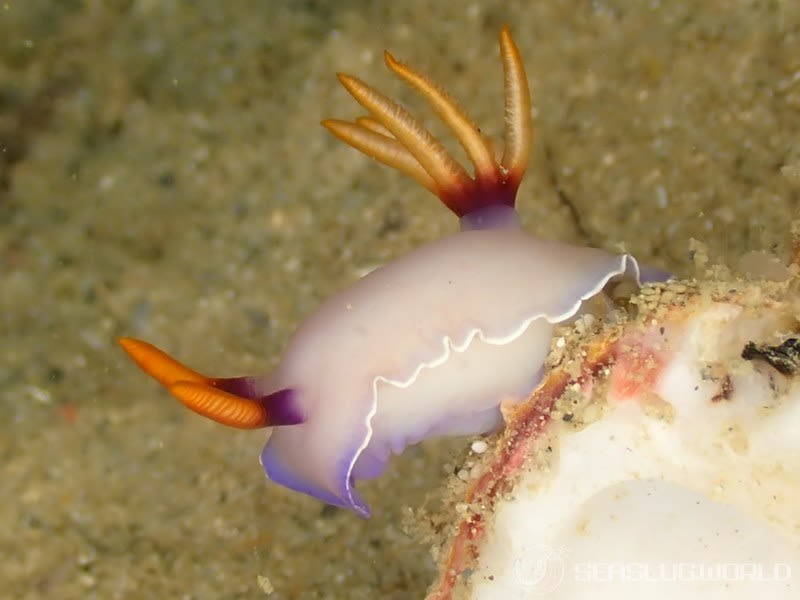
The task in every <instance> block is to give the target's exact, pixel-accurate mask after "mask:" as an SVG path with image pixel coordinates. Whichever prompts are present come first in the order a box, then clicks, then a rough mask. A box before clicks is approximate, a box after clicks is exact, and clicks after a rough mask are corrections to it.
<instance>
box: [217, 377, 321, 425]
mask: <svg viewBox="0 0 800 600" xmlns="http://www.w3.org/2000/svg"><path fill="white" fill-rule="evenodd" d="M214 387H217V388H219V389H221V390H224V391H226V392H228V393H231V394H233V395H234V396H239V397H240V398H248V399H250V400H254V401H256V402H258V403H259V404H261V405H262V406H263V407H264V409H265V410H266V411H267V414H268V415H269V418H270V422H269V426H270V427H274V426H281V425H299V424H300V423H304V422H305V420H306V415H305V413H304V412H303V410H302V408H301V407H300V403H299V402H298V394H297V391H296V390H294V389H292V388H283V389H280V390H277V391H275V392H271V393H269V394H265V393H264V388H265V386H264V381H263V379H262V378H260V377H231V378H227V379H214Z"/></svg>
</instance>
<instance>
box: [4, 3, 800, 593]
mask: <svg viewBox="0 0 800 600" xmlns="http://www.w3.org/2000/svg"><path fill="white" fill-rule="evenodd" d="M504 23H508V24H510V26H511V29H512V31H513V33H514V36H515V38H516V40H517V43H518V45H519V46H520V50H521V52H522V55H523V56H524V59H525V62H526V66H527V69H528V75H529V78H530V81H531V85H532V89H533V93H534V104H535V119H536V128H537V138H536V150H535V153H534V156H533V160H532V163H531V166H530V169H529V174H528V178H527V180H526V181H525V183H524V184H523V187H522V189H521V190H520V195H519V198H518V205H519V209H520V212H521V213H522V216H523V219H524V220H525V222H526V226H527V227H528V229H529V230H530V231H531V232H532V233H534V234H538V235H541V236H544V237H549V238H557V239H561V240H566V241H571V242H574V243H577V244H585V245H594V246H598V247H602V248H606V249H609V250H617V249H619V248H620V247H622V246H624V247H625V248H626V249H627V250H628V251H630V252H632V253H633V254H635V255H636V256H637V257H639V258H640V259H642V260H643V261H644V262H646V263H649V264H652V265H655V266H658V267H661V268H666V269H669V270H671V271H673V272H675V273H678V274H687V273H691V272H692V256H691V252H690V243H689V240H690V239H692V238H695V239H698V240H700V241H702V242H703V244H705V246H706V247H707V248H708V251H709V253H710V255H711V259H712V260H714V261H718V262H724V263H732V262H735V261H736V260H737V258H738V257H739V256H740V255H741V254H743V253H745V252H747V251H749V250H758V249H768V250H770V251H774V252H776V253H777V254H778V255H787V254H788V244H789V235H788V233H789V232H788V226H789V222H790V221H791V219H792V218H793V217H794V216H795V215H796V210H797V203H798V187H797V185H796V184H794V183H793V182H792V180H791V179H790V178H787V177H784V176H783V175H782V174H781V171H782V167H785V166H792V165H796V164H797V163H798V157H800V145H799V144H798V143H797V139H798V134H800V4H797V3H792V2H780V1H777V2H772V3H767V2H746V1H740V2H729V1H723V0H707V1H704V2H690V1H688V0H687V1H686V2H637V3H633V2H629V1H623V0H618V1H607V2H603V1H597V2H575V1H574V0H573V1H568V0H564V1H556V0H549V1H548V0H542V1H539V2H527V1H520V2H436V3H431V2H429V1H427V0H425V1H409V2H388V1H387V2H357V1H354V0H349V1H344V2H305V3H299V2H291V1H288V0H282V1H275V0H269V1H261V2H258V1H254V0H250V1H241V2H230V3H226V4H225V5H224V6H223V5H222V4H221V3H219V2H214V1H212V0H198V1H195V2H181V1H178V0H161V1H157V2H156V1H152V0H108V1H105V2H103V1H100V0H85V1H84V2H79V1H71V2H60V1H56V0H25V1H22V0H18V1H14V0H11V1H6V2H0V151H1V152H0V386H1V387H0V390H2V392H0V411H1V413H0V423H2V425H0V427H2V433H1V434H0V453H2V461H0V478H1V479H0V480H1V481H2V486H1V487H0V494H2V502H0V522H1V523H2V524H3V527H2V528H0V554H1V555H2V556H3V560H2V561H0V589H2V590H4V592H3V594H2V595H3V596H4V597H9V598H20V599H26V598H43V597H47V598H63V599H71V598H104V599H105V598H144V597H149V598H198V599H203V598H213V599H216V598H259V597H265V596H266V594H267V592H266V591H265V590H268V589H270V588H271V589H272V592H271V595H269V597H270V598H277V599H284V598H287V599H288V598H303V599H306V598H308V599H316V598H348V599H362V598H386V599H392V598H395V599H401V598H402V599H406V598H418V597H420V596H422V595H423V593H424V590H425V589H426V587H427V585H428V584H429V583H430V582H431V581H432V579H433V563H432V559H431V558H430V555H429V552H428V549H427V548H426V546H425V545H424V544H423V543H421V542H419V541H417V540H415V539H414V538H413V536H409V535H408V534H407V533H406V531H405V528H404V524H403V523H404V520H405V519H407V518H408V515H409V513H410V511H411V509H415V508H418V507H420V506H422V505H423V504H424V503H425V502H426V501H427V502H431V500H430V495H431V494H432V493H433V494H435V492H436V490H437V489H438V488H439V486H440V485H441V482H442V481H443V480H444V479H445V478H446V477H447V476H449V475H451V472H452V469H453V464H455V459H454V456H456V454H455V453H456V452H458V451H459V449H460V448H461V446H462V445H463V443H462V442H438V443H428V444H424V445H422V446H419V447H415V448H412V449H410V450H409V451H407V452H406V453H405V454H404V455H403V456H402V457H401V458H398V459H396V460H395V461H393V463H392V465H391V466H390V468H389V470H388V472H387V473H386V475H385V476H384V477H382V478H381V479H379V480H377V481H375V482H372V483H368V484H367V485H362V486H361V489H362V490H363V491H364V495H365V496H366V498H367V500H368V501H369V502H370V504H371V505H372V507H373V512H374V514H375V516H374V517H373V518H372V519H370V520H362V519H359V518H357V517H356V516H354V515H353V514H351V513H349V512H346V511H342V510H339V509H332V508H330V507H325V506H323V505H321V504H320V503H319V502H317V501H315V500H313V499H310V498H306V497H304V496H301V495H298V494H294V493H291V492H289V491H287V490H284V489H282V488H279V487H277V486H275V485H271V484H270V483H269V482H268V481H266V479H265V478H264V476H263V474H262V471H261V469H260V467H259V466H258V461H257V458H258V454H259V452H260V449H261V446H262V445H263V442H264V437H265V434H264V433H263V432H251V433H241V432H235V431H231V430H228V429H225V428H221V427H218V426H215V425H213V424H211V423H208V422H205V421H204V420H202V419H200V418H197V417H196V416H195V415H193V414H190V413H188V412H187V411H184V410H183V409H182V408H181V407H180V406H178V405H177V404H176V403H175V402H173V401H172V400H170V399H169V398H168V397H167V395H166V394H165V393H164V392H162V391H161V390H160V389H158V388H157V386H155V384H153V383H152V382H151V381H150V380H148V379H147V378H145V377H144V376H143V375H142V374H141V373H140V372H139V371H138V370H137V369H136V368H134V367H133V366H132V365H131V364H130V363H129V362H128V361H127V359H126V358H125V357H124V356H123V354H122V352H121V351H120V350H119V348H118V347H117V346H116V344H115V339H116V338H117V337H118V336H119V335H122V334H125V335H133V336H136V337H141V338H144V339H147V340H150V341H152V342H154V343H156V344H158V345H160V346H162V347H164V348H166V349H168V350H169V351H170V352H172V353H173V354H175V355H176V356H178V357H180V358H181V359H182V360H185V361H186V362H187V363H188V364H190V365H193V366H195V367H197V368H198V369H199V370H201V371H204V372H208V373H213V374H216V375H234V374H243V373H259V372H263V371H267V370H269V369H271V368H272V367H274V366H275V364H276V363H277V360H278V357H279V353H280V349H281V347H282V346H283V344H284V343H285V341H286V339H287V338H288V336H289V335H290V334H291V332H292V331H293V329H294V328H295V327H296V325H297V324H298V323H299V322H300V321H301V320H302V319H303V317H304V316H305V315H307V314H308V313H309V312H310V311H312V310H313V309H314V307H315V306H316V305H317V304H318V303H319V302H320V300H321V299H323V298H325V297H326V296H328V295H329V294H330V293H332V292H333V291H334V290H336V289H338V288H341V287H343V286H345V285H347V284H348V283H349V282H352V281H354V280H355V279H356V278H358V277H359V276H360V275H361V274H363V273H364V272H366V271H368V270H369V269H371V268H373V267H375V266H377V265H380V264H381V263H383V262H385V261H387V260H390V259H391V258H392V257H394V256H398V255H400V254H402V253H403V252H406V251H407V250H408V249H410V248H413V247H415V246H417V245H419V244H421V243H423V242H425V241H426V240H430V239H434V238H436V237H439V236H441V235H443V234H444V233H446V232H450V231H453V230H455V228H456V225H457V224H456V221H455V219H454V218H452V216H451V215H450V214H448V212H447V211H446V210H445V209H444V208H443V207H442V206H440V205H439V203H438V201H436V200H435V199H434V198H432V197H431V196H430V195H428V194H427V192H425V191H424V190H422V189H419V188H418V187H417V186H416V185H415V184H414V183H413V182H411V181H409V180H407V179H405V178H403V177H402V176H400V175H398V174H396V173H393V172H390V171H389V170H388V169H385V168H383V167H380V166H377V165H376V164H375V163H373V162H371V161H369V160H368V159H366V158H364V157H362V156H360V155H359V154H358V153H356V152H355V151H353V150H351V149H349V148H347V147H345V146H344V145H342V144H341V143H339V142H337V141H336V140H335V139H333V138H332V137H331V136H330V135H328V134H327V133H326V132H325V131H324V130H323V129H322V128H320V127H319V125H318V123H319V120H320V119H321V118H324V117H328V116H337V117H343V118H350V117H353V116H356V115H358V114H359V113H360V111H359V110H358V108H357V107H356V106H355V103H354V102H353V101H352V100H351V99H350V98H349V97H348V96H347V95H346V93H345V92H344V91H343V90H342V89H341V88H340V86H339V84H338V82H337V80H336V78H335V77H334V73H335V72H336V71H345V72H350V73H353V74H357V75H359V76H360V77H362V78H364V79H366V80H368V81H370V82H371V83H374V84H375V85H376V86H378V87H380V88H381V89H383V90H385V91H386V92H387V93H389V94H390V95H392V96H396V97H398V98H400V99H401V100H402V101H403V102H405V103H408V104H409V105H411V106H415V107H420V106H421V104H420V103H419V102H418V101H417V100H416V99H415V98H414V95H413V93H412V92H411V91H409V90H408V89H406V88H404V87H403V86H402V84H400V83H399V82H397V81H396V80H393V79H392V77H391V75H390V74H388V73H387V72H386V69H385V68H384V67H383V65H382V58H381V52H382V50H383V49H384V48H390V49H392V51H393V52H394V53H395V54H396V55H397V56H398V57H399V58H402V59H404V60H406V61H408V62H409V63H411V64H413V65H414V66H417V67H419V68H421V69H423V70H425V71H426V72H428V73H429V74H431V75H432V76H433V77H434V78H436V79H437V80H438V81H441V82H442V84H443V85H444V86H445V87H447V89H448V90H450V91H451V93H452V95H453V96H454V97H456V98H457V99H459V101H460V103H461V105H462V106H464V107H465V108H466V109H467V110H468V112H469V113H470V115H471V116H472V117H473V119H474V120H476V121H477V122H479V123H480V124H481V125H482V127H483V130H484V131H485V132H486V133H487V134H489V135H499V134H500V133H501V132H502V125H503V123H502V96H501V84H502V77H501V70H500V63H499V60H498V57H497V33H498V31H499V29H500V27H501V26H502V24H504ZM423 114H426V115H428V114H429V113H423ZM432 127H433V130H434V131H436V132H438V133H441V132H442V128H441V126H438V125H436V124H433V125H432ZM387 343H395V341H393V340H387ZM265 578H266V579H265ZM267 580H268V581H269V583H268V584H267V583H266V581H267Z"/></svg>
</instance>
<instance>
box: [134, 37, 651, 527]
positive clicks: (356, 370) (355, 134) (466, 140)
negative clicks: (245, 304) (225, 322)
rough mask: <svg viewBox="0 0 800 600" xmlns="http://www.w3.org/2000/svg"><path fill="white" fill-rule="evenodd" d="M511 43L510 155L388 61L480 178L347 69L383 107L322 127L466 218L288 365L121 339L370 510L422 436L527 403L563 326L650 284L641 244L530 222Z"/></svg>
mask: <svg viewBox="0 0 800 600" xmlns="http://www.w3.org/2000/svg"><path fill="white" fill-rule="evenodd" d="M500 54H501V58H502V62H503V68H504V72H505V91H506V102H505V114H506V134H505V138H506V148H505V152H504V155H503V157H502V159H501V160H500V161H498V160H496V159H495V157H494V153H493V151H492V147H491V144H490V143H489V142H488V141H487V140H486V139H485V138H484V137H483V136H482V135H481V133H480V132H479V131H478V129H477V127H476V126H475V125H474V124H472V122H471V121H470V120H469V119H468V118H467V117H466V116H465V115H464V114H463V113H462V112H461V110H460V109H458V108H457V107H456V106H455V104H454V103H453V102H452V100H450V99H449V98H448V97H447V96H446V95H445V94H444V92H442V91H441V90H440V88H438V87H437V86H436V85H435V84H434V83H432V82H431V81H430V80H429V79H427V78H426V77H425V76H423V75H421V74H419V73H418V72H416V71H414V70H412V69H411V68H410V67H408V66H406V65H403V64H402V63H400V62H398V61H396V60H395V59H394V58H393V57H392V56H391V55H390V54H388V53H387V54H386V63H387V65H388V66H389V68H390V69H391V70H392V71H393V72H394V73H395V74H397V75H398V76H399V77H400V78H401V79H403V80H404V81H406V82H407V83H408V84H410V85H411V86H412V87H414V88H415V89H416V90H417V91H419V92H420V93H421V94H422V95H423V96H424V97H425V98H426V99H427V100H428V101H429V102H430V103H431V105H432V106H433V108H434V109H435V110H436V112H437V113H438V115H439V116H440V117H441V118H442V120H443V121H444V122H445V123H446V124H447V125H448V126H449V127H450V129H451V130H452V131H453V132H454V133H455V135H456V137H457V138H458V140H459V142H460V143H461V145H462V146H463V147H464V149H465V151H466V153H467V155H468V156H469V158H470V161H471V162H472V163H473V165H474V176H472V177H471V176H470V175H469V174H468V173H467V172H466V170H465V169H464V168H463V167H462V166H461V165H460V164H458V163H457V162H456V161H455V160H454V159H453V158H452V157H451V156H450V154H449V153H448V152H447V150H446V149H445V148H444V147H443V146H442V144H441V143H440V142H439V141H438V140H436V139H435V138H434V137H433V136H432V135H431V134H430V133H429V132H428V131H427V130H426V129H425V128H424V127H423V126H422V125H421V124H420V123H419V122H418V121H417V120H416V119H415V118H414V117H413V116H411V115H410V114H409V113H408V112H406V111H405V110H404V109H403V108H401V107H400V106H399V105H398V104H396V103H395V102H394V101H392V100H390V99H388V98H387V97H385V96H383V95H382V94H381V93H380V92H378V91H377V90H375V89H373V88H372V87H370V86H368V85H367V84H365V83H363V82H361V81H360V80H358V79H356V78H354V77H350V76H347V75H339V79H340V80H341V82H342V84H343V85H344V86H345V88H346V89H347V90H348V91H349V92H350V93H351V94H352V95H353V97H354V98H355V99H356V100H357V101H358V102H359V103H360V104H361V105H362V106H363V107H364V108H366V109H367V110H368V111H369V113H370V116H369V117H364V118H360V119H357V120H356V121H355V122H345V121H337V120H328V121H324V122H323V124H324V125H325V126H326V127H327V128H328V129H329V130H330V131H331V132H332V133H334V134H335V135H336V136H338V137H339V138H341V139H342V140H344V141H345V142H347V143H349V144H350V145H352V146H354V147H355V148H357V149H359V150H361V151H362V152H364V153H366V154H368V155H369V156H371V157H373V158H375V159H377V160H379V161H381V162H383V163H385V164H388V165H390V166H392V167H394V168H397V169H399V170H401V171H402V172H404V173H406V174H408V175H410V176H411V177H413V178H414V179H415V180H417V181H418V182H419V183H420V184H422V185H423V186H425V187H426V188H428V189H429V190H431V191H432V192H433V193H435V194H436V195H437V196H439V198H440V199H441V200H442V202H443V203H444V204H445V205H446V206H448V208H450V209H451V210H452V211H453V212H454V213H455V214H456V215H457V216H458V217H459V218H460V220H461V229H462V230H461V232H459V233H456V234H454V235H451V236H448V237H445V238H443V239H440V240H437V241H434V242H432V243H429V244H426V245H424V246H422V247H420V248H418V249H416V250H415V251H413V252H411V253H409V254H407V255H406V256H403V257H401V258H399V259H397V260H395V261H393V262H391V263H389V264H387V265H386V266H384V267H382V268H380V269H376V270H375V271H373V272H372V273H370V274H369V275H367V276H365V277H363V278H362V279H361V280H359V281H357V282H356V283H355V284H354V285H352V286H351V287H349V288H347V289H345V290H343V291H341V292H339V293H338V294H336V295H334V296H333V297H332V298H330V299H328V300H327V301H326V302H324V303H323V304H322V305H321V306H320V307H319V308H318V309H317V310H316V312H314V313H313V314H312V315H311V316H310V317H309V318H308V319H307V320H306V321H305V322H304V323H303V324H302V325H301V326H300V327H299V328H298V329H297V331H296V332H295V334H294V335H293V336H292V338H291V339H290V341H289V343H288V345H287V347H286V350H285V352H284V354H283V356H282V359H281V363H280V365H279V367H278V369H277V370H276V371H275V372H274V373H272V374H270V375H267V376H254V377H238V378H231V379H213V378H208V377H205V376H203V375H201V374H199V373H196V372H194V371H192V370H190V369H188V368H187V367H185V366H183V365H182V364H180V363H179V362H177V361H175V360H174V359H172V358H171V357H169V356H168V355H166V354H165V353H163V352H162V351H160V350H158V349H157V348H155V347H154V346H151V345H150V344H148V343H146V342H142V341H139V340H134V339H131V338H123V339H122V340H120V342H121V344H122V345H123V347H124V348H125V350H126V351H127V352H128V353H129V354H130V356H131V357H132V358H133V360H134V361H136V362H137V363H138V364H139V366H141V367H142V368H143V369H144V370H145V371H147V372H148V373H149V374H150V375H152V376H153V377H154V378H155V379H157V380H158V381H159V382H160V383H162V384H163V385H164V386H165V387H166V388H167V389H169V391H170V392H171V393H172V394H173V395H174V396H175V397H176V398H177V399H178V400H180V401H181V402H182V403H184V404H185V405H186V406H188V407H189V408H191V409H192V410H195V411H196V412H198V413H200V414H203V415H204V416H207V417H209V418H211V419H213V420H216V421H219V422H221V423H224V424H227V425H231V426H234V427H240V428H256V427H274V429H273V431H272V434H271V436H270V438H269V441H268V442H267V444H266V447H265V448H264V450H263V452H262V454H261V464H262V466H263V467H264V470H265V472H266V474H267V475H268V477H269V478H270V479H271V480H273V481H275V482H277V483H279V484H282V485H284V486H286V487H288V488H291V489H293V490H297V491H300V492H303V493H306V494H310V495H312V496H314V497H317V498H319V499H321V500H323V501H325V502H328V503H330V504H334V505H337V506H343V507H347V508H351V509H353V510H354V511H356V512H357V513H358V514H360V515H362V516H368V515H369V508H368V507H367V505H366V503H365V502H364V501H363V500H362V499H361V498H360V497H359V495H358V494H357V493H356V490H355V482H356V481H358V480H360V479H369V478H373V477H376V476H378V475H380V474H381V473H382V472H383V470H384V468H385V465H386V462H387V460H388V459H389V457H390V456H391V454H392V453H400V452H402V451H403V449H404V448H405V447H406V446H408V445H409V444H414V443H416V442H419V441H421V440H423V439H425V438H428V437H432V436H439V435H463V434H479V433H485V432H489V431H492V430H495V429H497V428H498V427H500V426H501V425H502V419H501V415H500V409H499V407H500V403H501V402H504V401H512V402H513V401H520V400H523V399H525V398H526V397H527V396H528V395H529V394H530V393H531V392H532V391H533V389H534V388H535V387H536V385H537V384H538V383H539V381H540V380H541V377H542V365H543V363H544V360H545V358H546V355H547V353H548V351H549V348H550V341H551V337H552V329H553V327H554V325H556V324H558V323H562V322H564V321H566V320H568V319H571V318H573V317H575V315H576V314H578V313H579V312H580V311H581V310H582V309H583V307H584V304H585V301H586V300H588V299H590V298H592V297H594V296H597V295H598V294H603V293H604V290H605V289H607V287H608V286H609V285H611V284H612V283H613V282H616V281H618V280H621V279H629V280H631V281H633V282H634V283H636V284H637V285H638V284H639V283H640V269H639V266H638V264H637V262H636V260H635V259H634V258H633V257H631V256H629V255H626V254H623V255H618V256H614V255H610V254H607V253H605V252H603V251H601V250H597V249H593V248H583V247H576V246H569V245H566V244H561V243H558V242H552V241H545V240H541V239H537V238H535V237H532V236H529V235H527V234H526V233H525V232H524V231H523V229H522V228H521V227H520V225H519V220H518V218H517V214H516V211H515V210H514V203H515V197H516V192H517V189H518V187H519V184H520V182H521V180H522V176H523V174H524V172H525V169H526V166H527V162H528V156H529V153H530V147H531V143H532V124H531V110H530V93H529V90H528V83H527V78H526V75H525V71H524V68H523V65H522V60H521V58H520V55H519V51H518V50H517V47H516V45H515V44H514V41H513V40H512V38H511V35H510V33H509V32H508V29H506V28H504V29H503V31H502V32H501V34H500Z"/></svg>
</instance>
